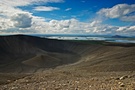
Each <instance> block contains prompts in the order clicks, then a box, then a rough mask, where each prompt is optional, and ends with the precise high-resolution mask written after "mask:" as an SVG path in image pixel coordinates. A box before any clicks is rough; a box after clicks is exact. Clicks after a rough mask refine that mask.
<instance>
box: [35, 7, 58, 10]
mask: <svg viewBox="0 0 135 90" xmlns="http://www.w3.org/2000/svg"><path fill="white" fill-rule="evenodd" d="M59 9H60V8H57V7H50V6H48V7H46V6H38V7H35V8H34V10H35V11H53V10H59Z"/></svg>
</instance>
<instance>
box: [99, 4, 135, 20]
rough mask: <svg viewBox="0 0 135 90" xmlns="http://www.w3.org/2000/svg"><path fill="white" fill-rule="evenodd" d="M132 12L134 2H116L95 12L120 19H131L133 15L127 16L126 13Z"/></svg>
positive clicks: (134, 9)
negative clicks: (116, 3) (110, 6)
mask: <svg viewBox="0 0 135 90" xmlns="http://www.w3.org/2000/svg"><path fill="white" fill-rule="evenodd" d="M133 12H135V4H132V5H128V4H118V5H115V6H113V7H112V8H103V9H101V10H100V11H99V12H97V14H99V15H103V16H105V17H108V18H120V19H121V20H122V21H133V19H132V18H134V16H132V15H130V16H127V15H128V14H131V13H133ZM126 19H128V20H126Z"/></svg>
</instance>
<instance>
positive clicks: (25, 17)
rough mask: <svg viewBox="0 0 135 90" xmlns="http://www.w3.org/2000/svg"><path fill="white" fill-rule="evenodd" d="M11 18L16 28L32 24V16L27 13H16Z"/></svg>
mask: <svg viewBox="0 0 135 90" xmlns="http://www.w3.org/2000/svg"><path fill="white" fill-rule="evenodd" d="M11 20H12V21H13V22H14V26H15V27H18V28H28V27H31V24H32V17H31V16H30V15H29V14H28V13H18V14H16V15H14V16H13V17H12V18H11Z"/></svg>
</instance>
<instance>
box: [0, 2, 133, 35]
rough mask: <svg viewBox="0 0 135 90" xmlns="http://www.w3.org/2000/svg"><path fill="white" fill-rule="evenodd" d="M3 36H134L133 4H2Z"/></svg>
mask: <svg viewBox="0 0 135 90" xmlns="http://www.w3.org/2000/svg"><path fill="white" fill-rule="evenodd" d="M0 8H1V9H0V12H1V13H0V19H1V21H0V33H1V34H7V33H9V34H18V33H19V34H20V33H42V34H43V33H45V34H48V33H53V34H54V33H60V34H63V33H64V34H72V33H74V34H76V33H80V34H83V33H84V34H123V35H133V34H135V2H134V1H133V0H113V1H109V0H72V1H71V0H23V1H22V0H10V1H8V0H1V1H0Z"/></svg>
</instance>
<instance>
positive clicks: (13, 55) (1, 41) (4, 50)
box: [0, 35, 135, 72]
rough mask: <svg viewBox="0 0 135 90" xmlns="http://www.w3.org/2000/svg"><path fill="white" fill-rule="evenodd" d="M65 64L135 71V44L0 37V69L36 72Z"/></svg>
mask: <svg viewBox="0 0 135 90" xmlns="http://www.w3.org/2000/svg"><path fill="white" fill-rule="evenodd" d="M73 63H74V64H73ZM67 64H73V65H72V66H71V67H74V68H77V69H78V70H87V71H89V72H91V71H135V46H134V45H133V44H132V45H131V44H119V43H105V42H101V41H64V40H52V39H45V38H39V37H33V36H25V35H14V36H1V37H0V72H36V71H38V70H39V69H41V70H43V69H46V68H55V67H57V66H61V65H67Z"/></svg>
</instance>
